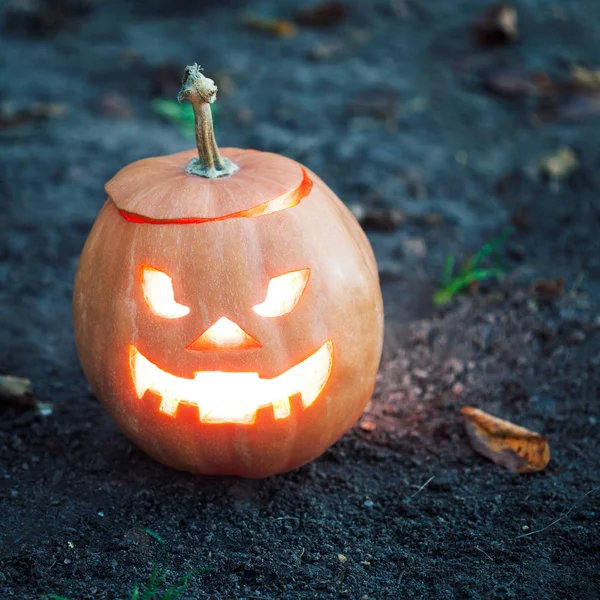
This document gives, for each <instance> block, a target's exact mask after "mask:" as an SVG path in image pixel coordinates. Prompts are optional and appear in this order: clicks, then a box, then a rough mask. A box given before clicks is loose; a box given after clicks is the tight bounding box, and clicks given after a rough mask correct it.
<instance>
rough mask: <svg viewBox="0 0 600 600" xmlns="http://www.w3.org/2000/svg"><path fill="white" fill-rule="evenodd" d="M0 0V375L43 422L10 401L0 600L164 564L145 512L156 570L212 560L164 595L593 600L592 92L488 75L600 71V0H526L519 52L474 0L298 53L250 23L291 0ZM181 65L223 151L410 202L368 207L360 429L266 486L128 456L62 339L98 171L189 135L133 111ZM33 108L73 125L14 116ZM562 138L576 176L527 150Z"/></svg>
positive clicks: (303, 45)
mask: <svg viewBox="0 0 600 600" xmlns="http://www.w3.org/2000/svg"><path fill="white" fill-rule="evenodd" d="M8 4H9V3H8V2H6V3H4V9H3V10H4V13H3V14H2V15H1V17H2V19H3V22H4V26H5V29H4V32H3V33H2V38H1V39H0V69H1V72H2V76H1V78H0V97H1V99H2V101H3V102H4V103H10V105H11V106H12V107H13V109H15V110H16V111H21V112H18V113H17V117H18V118H15V114H14V113H13V114H12V116H11V114H10V113H9V111H8V109H7V108H6V105H4V107H3V109H2V117H1V120H0V127H1V128H2V130H1V131H0V137H1V147H0V157H1V160H0V197H1V207H0V219H1V221H0V223H1V236H0V257H1V263H0V286H1V287H0V315H1V321H0V322H1V331H0V373H8V374H13V375H20V376H24V377H28V378H30V379H31V380H32V381H33V385H34V390H35V394H36V396H37V397H38V398H39V399H40V400H42V401H45V402H51V403H52V405H53V412H52V414H50V415H46V416H43V415H42V414H40V413H39V411H38V410H36V409H35V408H22V407H16V406H13V405H3V406H2V407H0V415H1V423H0V459H1V462H0V473H1V484H0V506H1V511H2V512H1V515H2V527H1V528H0V597H1V598H2V599H4V598H18V599H27V598H39V597H40V596H42V595H44V594H50V593H53V594H57V595H60V596H64V597H66V598H69V599H70V600H80V599H100V598H105V599H113V598H120V599H129V598H131V596H132V593H133V590H134V587H135V583H136V582H140V584H141V585H142V589H143V584H144V583H145V582H146V581H147V580H148V578H149V576H150V573H151V571H152V565H153V564H154V563H155V561H157V560H160V557H161V547H160V544H159V543H158V542H157V541H156V540H155V539H154V538H153V537H152V536H151V535H149V534H147V533H145V531H144V530H143V529H141V528H146V529H148V530H150V531H152V532H156V533H158V534H159V535H160V536H161V537H162V538H163V539H164V541H165V548H167V551H168V556H169V567H168V572H167V575H166V579H167V582H168V583H173V582H174V581H175V580H176V579H177V578H179V577H181V576H184V575H185V574H186V573H189V572H190V571H191V570H193V569H196V568H199V567H203V568H205V569H206V571H204V572H202V573H198V574H196V575H194V576H193V577H191V578H190V580H189V587H188V588H187V590H186V591H185V592H184V594H183V596H182V597H183V598H190V599H196V598H208V597H211V598H218V599H226V598H227V599H229V598H238V599H241V598H253V599H254V598H257V599H258V598H264V599H267V598H269V599H279V598H292V599H293V598H299V599H300V598H302V599H304V598H306V599H308V598H319V599H320V598H323V599H330V598H331V599H332V598H352V599H357V600H358V599H365V600H366V599H384V598H411V599H412V598H440V599H454V598H473V599H484V598H495V599H500V598H502V599H505V598H506V599H508V598H515V599H517V598H518V599H519V600H524V599H536V600H538V599H541V598H557V599H558V598H560V599H577V600H580V599H597V598H599V597H600V529H599V516H600V491H599V490H598V486H599V485H600V461H599V458H598V457H599V455H600V320H599V314H600V313H599V307H600V200H599V197H600V195H599V191H600V145H599V144H598V140H599V139H600V120H599V118H598V117H594V116H587V115H582V114H581V113H582V112H585V113H587V112H594V111H595V110H597V104H594V102H596V103H597V99H596V100H595V101H594V100H593V99H591V100H590V98H589V97H588V96H586V97H585V98H582V97H575V98H574V99H573V98H571V97H570V96H568V97H567V100H566V102H567V103H568V102H574V104H573V105H571V104H568V106H567V107H566V108H564V107H563V105H562V104H561V102H562V101H563V100H562V99H561V98H559V99H558V101H557V102H558V105H556V104H555V105H552V103H551V107H550V108H551V110H550V116H548V115H547V114H546V115H545V114H543V113H544V111H542V110H541V109H542V108H544V107H543V106H542V107H540V102H539V99H538V98H536V97H535V94H532V93H529V92H530V90H529V89H528V90H526V92H527V93H525V92H523V90H522V89H521V88H522V87H523V85H524V84H523V82H522V78H521V79H519V77H521V76H520V75H519V74H516V75H515V74H512V75H511V77H512V78H513V79H512V80H511V81H513V82H514V81H517V83H518V85H519V86H521V87H519V89H518V90H517V92H518V93H517V95H518V96H521V97H518V98H512V99H507V98H501V97H499V96H498V95H497V94H492V93H490V92H489V91H487V90H486V89H484V87H483V85H482V78H483V79H484V80H488V87H489V86H490V85H492V86H493V85H494V82H497V78H496V76H497V74H498V73H500V74H502V73H505V71H504V69H505V68H507V67H508V68H510V69H524V70H528V71H539V72H543V73H546V74H547V77H550V78H552V79H553V80H566V79H568V78H569V73H570V72H571V70H572V68H573V66H574V65H583V66H586V67H588V68H598V67H600V62H599V55H598V48H599V47H600V5H599V4H598V3H597V2H596V1H595V0H587V1H586V0H570V1H569V2H558V1H557V2H551V1H541V0H535V1H534V0H522V1H519V2H517V4H516V6H517V8H518V14H519V19H520V21H519V23H520V30H521V35H520V39H519V41H518V42H517V43H516V44H513V45H509V46H505V47H500V48H497V49H491V50H484V49H481V48H479V47H477V46H476V45H475V43H474V41H473V38H472V35H471V23H472V21H473V20H474V19H475V18H476V16H477V15H479V14H480V12H481V10H482V9H483V7H484V3H482V2H481V1H480V0H460V1H459V0H455V1H452V2H450V1H448V0H430V1H428V2H424V1H421V0H413V1H410V0H408V1H407V2H401V1H393V0H373V1H370V2H361V1H359V0H355V1H354V2H349V1H348V2H346V6H347V15H346V17H345V18H344V19H343V20H342V21H341V22H340V23H337V24H334V25H333V26H331V27H330V28H314V27H309V26H300V28H299V32H298V35H296V36H295V37H292V38H289V39H278V38H276V37H273V36H271V35H268V34H264V33H260V32H257V31H253V30H250V29H247V28H244V27H243V26H242V25H241V19H242V17H243V16H244V15H247V14H252V15H255V16H256V15H260V16H268V17H279V18H291V17H293V15H294V13H295V11H296V9H297V7H298V4H299V3H295V2H292V1H285V2H284V1H281V0H278V1H275V0H264V1H261V2H256V3H244V2H221V3H211V2H206V1H205V2H201V1H197V2H192V1H184V0H170V1H166V0H148V1H146V2H144V3H141V2H139V3H133V2H119V1H117V0H110V1H109V0H105V1H103V2H94V3H92V4H89V3H87V2H82V1H76V0H67V1H65V2H48V3H47V6H58V7H59V8H58V9H52V10H50V11H49V12H48V11H47V12H46V13H45V15H42V16H40V15H39V14H37V15H36V14H33V15H32V14H31V13H28V14H26V15H23V13H22V12H19V10H24V9H22V8H21V9H19V10H17V12H16V13H15V11H14V10H13V11H12V12H11V10H10V9H9V8H7V7H8ZM25 5H26V3H23V2H15V3H14V4H13V6H17V7H23V6H25ZM214 5H216V6H214ZM85 7H89V8H91V10H90V11H86V10H82V8H84V9H85ZM40 23H42V25H40ZM44 27H45V28H46V29H44ZM48 28H50V29H51V31H48ZM40 29H42V30H43V31H40ZM42 34H43V35H42ZM315 54H316V55H317V56H316V58H315ZM194 61H198V62H200V63H202V64H203V65H204V66H205V67H206V73H207V74H208V75H210V76H214V77H216V79H217V82H218V83H220V86H221V92H220V96H219V106H220V112H219V113H218V115H217V119H218V123H217V134H218V138H219V142H220V144H221V145H223V146H227V145H233V146H240V147H254V148H259V149H262V150H269V151H274V152H280V153H284V154H286V155H289V156H291V157H293V158H295V159H297V160H299V161H301V162H303V163H305V164H307V165H308V166H309V167H310V168H311V169H313V170H315V171H316V172H317V173H319V174H320V175H321V176H322V177H323V178H324V179H325V181H327V182H328V183H329V184H330V185H331V187H332V188H333V189H334V190H335V191H336V192H337V193H338V194H339V195H340V197H341V198H343V199H344V201H345V202H347V203H348V204H351V205H355V206H356V205H359V204H360V205H361V206H362V209H363V210H367V211H369V212H371V213H372V212H373V211H374V210H375V209H377V208H379V209H385V208H386V207H387V208H390V207H391V208H394V209H398V210H400V211H402V212H403V214H404V215H405V219H404V220H403V221H402V222H401V223H400V224H399V225H398V226H397V227H396V228H392V230H390V231H381V229H379V230H378V229H377V228H373V227H372V226H373V219H372V218H371V219H370V222H369V220H367V222H366V223H365V226H369V225H371V227H368V234H369V237H370V239H371V241H372V244H373V247H374V249H375V252H376V254H377V258H378V261H379V264H380V270H381V275H382V286H383V293H384V298H385V303H386V304H385V306H386V341H385V349H384V356H383V360H382V364H381V369H380V373H379V378H378V384H377V387H376V391H375V394H374V396H373V400H372V402H371V404H370V405H369V407H368V409H367V412H366V414H365V417H364V418H365V419H366V420H367V421H368V423H373V424H374V425H375V428H374V429H373V428H372V427H369V426H367V425H365V422H364V421H363V426H362V427H361V426H358V425H357V426H356V427H355V428H354V429H353V430H352V431H351V432H350V433H348V434H347V435H346V436H345V437H344V438H343V439H342V440H340V441H339V442H338V443H337V444H335V445H334V447H333V448H331V449H330V450H329V451H327V452H326V453H325V454H324V455H323V456H322V457H321V458H320V459H318V460H317V461H315V462H314V463H312V464H309V465H307V466H305V467H302V468H300V469H298V470H297V471H295V472H292V473H289V474H287V475H283V476H278V477H273V478H270V479H268V480H265V481H246V480H240V479H233V478H214V477H213V478H203V477H198V476H191V475H188V474H182V473H178V472H175V471H172V470H169V469H167V468H165V467H162V466H161V465H159V464H157V463H155V462H154V461H152V460H151V459H150V458H148V457H147V456H145V455H144V454H142V453H141V452H140V451H139V450H137V449H136V448H135V447H133V446H132V445H131V443H129V442H128V441H127V440H126V439H125V438H124V437H123V436H122V435H121V434H120V433H119V432H118V431H117V429H116V428H115V426H114V425H113V423H112V422H111V421H110V420H109V419H108V417H107V415H106V414H105V412H104V410H103V408H102V406H101V405H100V404H99V403H98V401H97V400H96V399H95V398H94V397H93V396H92V395H91V393H90V391H89V388H88V387H87V384H86V382H85V380H84V377H83V374H82V372H81V370H80V367H79V363H78V359H77V356H76V353H75V346H74V342H73V331H72V326H71V294H72V281H73V276H74V272H75V268H76V264H77V259H78V255H79V253H80V251H81V248H82V245H83V243H84V241H85V238H86V235H87V233H88V231H89V229H90V227H91V225H92V222H93V220H94V217H95V215H96V213H97V211H98V210H99V208H100V207H101V205H102V203H103V202H104V199H105V197H104V193H103V184H104V182H105V181H106V180H108V179H109V178H110V177H111V176H112V175H113V174H114V173H115V172H116V171H117V170H118V169H119V168H121V167H122V166H123V165H125V164H126V163H129V162H131V161H132V160H135V159H138V158H141V157H145V156H151V155H160V154H168V153H171V152H175V151H179V150H182V149H185V148H187V147H190V146H191V142H190V141H189V140H184V139H183V138H182V137H181V134H180V133H179V132H178V130H177V129H176V128H174V127H173V126H172V125H170V124H169V123H167V122H166V121H164V120H163V118H162V117H160V116H159V115H157V114H156V112H154V111H153V109H152V108H151V104H150V102H149V100H150V98H151V97H153V96H155V95H157V94H158V95H166V96H170V97H172V96H173V94H174V93H176V91H177V89H178V84H179V81H178V80H179V77H180V73H181V69H182V67H183V66H184V65H185V64H186V63H190V62H194ZM170 65H173V66H170ZM510 72H511V73H513V71H512V70H511V71H510ZM489 78H491V79H492V83H491V84H490V83H489V81H490V80H489ZM498 85H499V84H498ZM498 85H496V87H498ZM525 87H526V86H525ZM569 93H570V92H569ZM596 98H597V96H596ZM554 100H556V98H555V99H554ZM38 102H46V103H54V104H60V105H64V107H63V108H64V114H63V115H62V116H60V117H58V116H57V117H54V116H52V115H50V116H48V118H42V117H41V116H40V115H39V114H38V116H37V118H32V117H34V116H35V115H31V114H27V111H28V109H29V108H30V107H31V106H32V105H33V104H35V103H38ZM542 104H543V103H542ZM552 106H554V108H552ZM573 106H574V107H575V109H577V111H578V114H577V115H575V116H576V117H578V118H572V119H570V120H568V121H566V120H564V119H560V118H559V117H561V116H563V117H564V116H565V115H564V114H563V115H561V111H563V108H564V111H566V112H568V109H569V107H571V108H572V107H573ZM39 110H40V109H38V113H39ZM42 110H43V109H42ZM46 112H48V110H47V107H46ZM50 112H52V111H50ZM569 115H570V116H571V117H573V116H574V115H573V114H571V113H569ZM569 115H566V116H569ZM563 146H568V147H570V148H571V149H572V150H573V152H574V153H575V154H576V155H577V159H578V166H577V167H576V168H575V169H574V170H573V172H572V173H571V174H570V175H569V176H566V177H561V176H558V177H555V178H554V179H553V180H551V181H549V180H548V179H547V178H544V177H543V176H542V175H541V173H540V168H539V165H538V161H539V159H540V157H542V156H544V155H547V154H553V153H555V152H556V151H557V150H558V149H559V148H561V147H563ZM423 215H426V216H423ZM431 215H439V217H432V216H431ZM511 222H512V223H514V224H516V225H517V227H516V230H515V232H514V233H513V235H512V236H511V237H510V238H509V240H508V241H507V242H506V243H505V244H504V245H503V247H502V249H501V253H502V255H503V259H504V262H505V266H506V271H507V276H506V277H505V278H504V280H503V281H500V282H490V283H485V284H483V285H480V286H479V288H477V289H471V290H469V291H467V292H466V293H463V294H460V295H459V296H457V297H456V298H455V299H454V300H453V301H452V302H451V303H450V304H448V305H446V306H444V307H441V308H440V307H435V306H434V305H433V303H432V294H433V292H434V290H435V287H436V285H437V283H438V281H439V279H440V276H441V273H442V270H443V265H444V261H445V258H446V257H447V256H449V255H451V254H453V255H456V256H457V259H458V260H459V261H462V260H464V259H466V258H467V257H468V256H470V255H472V254H473V253H474V252H476V251H477V250H478V248H480V247H481V245H482V244H484V243H485V242H487V241H489V240H490V239H492V238H493V237H494V236H496V235H498V234H499V233H500V232H501V231H503V230H504V229H505V228H506V227H507V226H508V225H509V224H510V223H511ZM384 225H385V223H384ZM380 226H381V224H380ZM556 277H563V278H564V281H565V290H564V292H563V293H562V294H558V295H557V297H555V298H549V299H548V301H547V302H539V301H536V298H535V297H534V294H533V293H532V291H531V289H532V288H531V286H532V283H533V282H534V281H535V280H537V279H539V278H556ZM538 300H539V298H538ZM467 404H470V405H475V406H478V407H480V408H482V409H484V410H487V411H489V412H491V413H493V414H496V415H499V416H502V417H504V418H507V419H510V420H512V421H513V422H516V423H519V424H522V425H525V426H527V427H530V428H532V429H534V430H536V431H539V432H541V433H543V434H545V435H547V436H548V439H549V442H550V446H551V450H552V460H551V462H550V464H549V465H548V468H547V469H546V470H545V471H544V472H542V473H539V474H533V475H524V476H523V475H522V476H516V475H512V474H511V473H509V472H508V471H505V470H504V469H503V468H501V467H499V466H497V465H495V464H493V463H492V462H489V461H487V460H486V459H484V458H482V457H481V456H479V455H477V454H475V453H474V452H473V451H472V449H471V447H470V445H469V442H468V440H467V438H466V435H465V431H464V427H463V422H462V417H461V415H460V408H461V407H462V406H463V405H467ZM561 516H564V518H562V519H560V520H557V519H559V517H561ZM538 530H539V531H538ZM524 533H533V535H529V536H527V537H519V536H521V535H522V534H524ZM158 597H160V595H159V596H158Z"/></svg>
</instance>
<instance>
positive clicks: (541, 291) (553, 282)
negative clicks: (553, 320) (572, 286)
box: [531, 277, 565, 304]
mask: <svg viewBox="0 0 600 600" xmlns="http://www.w3.org/2000/svg"><path fill="white" fill-rule="evenodd" d="M564 291H565V279H564V277H556V278H555V279H536V280H535V281H534V282H533V283H532V284H531V292H532V294H533V296H534V298H535V301H536V302H537V303H538V304H548V303H550V302H553V301H554V300H556V299H557V298H558V297H559V296H562V294H563V293H564Z"/></svg>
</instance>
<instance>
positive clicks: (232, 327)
mask: <svg viewBox="0 0 600 600" xmlns="http://www.w3.org/2000/svg"><path fill="white" fill-rule="evenodd" d="M261 347H262V346H261V344H259V343H258V342H257V341H256V340H255V339H254V338H253V337H252V336H251V335H248V334H247V333H246V332H245V331H244V330H243V329H242V328H241V327H240V326H239V325H238V324H237V323H234V322H233V321H230V320H229V319H228V318H227V317H221V318H220V319H219V320H218V321H215V322H214V323H213V324H212V325H211V326H210V327H209V328H208V329H207V330H206V331H205V332H204V333H203V334H202V335H201V336H199V337H197V338H196V339H195V340H194V341H193V342H192V343H191V344H190V345H189V346H188V347H187V349H188V350H195V351H197V352H223V351H227V350H250V349H252V348H261Z"/></svg>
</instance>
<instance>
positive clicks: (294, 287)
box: [252, 269, 310, 317]
mask: <svg viewBox="0 0 600 600" xmlns="http://www.w3.org/2000/svg"><path fill="white" fill-rule="evenodd" d="M309 275H310V269H300V270H299V271H292V272H291V273H285V275H280V276H279V277H274V278H273V279H271V281H269V287H268V288H267V297H266V298H265V301H264V302H261V303H260V304H256V305H255V306H253V307H252V310H253V311H254V312H255V313H257V314H259V315H260V316H261V317H281V316H282V315H285V314H286V313H289V312H290V311H291V310H293V309H294V307H295V306H296V304H298V302H299V301H300V298H301V296H302V293H303V292H304V288H305V287H306V284H307V283H308V277H309Z"/></svg>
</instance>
